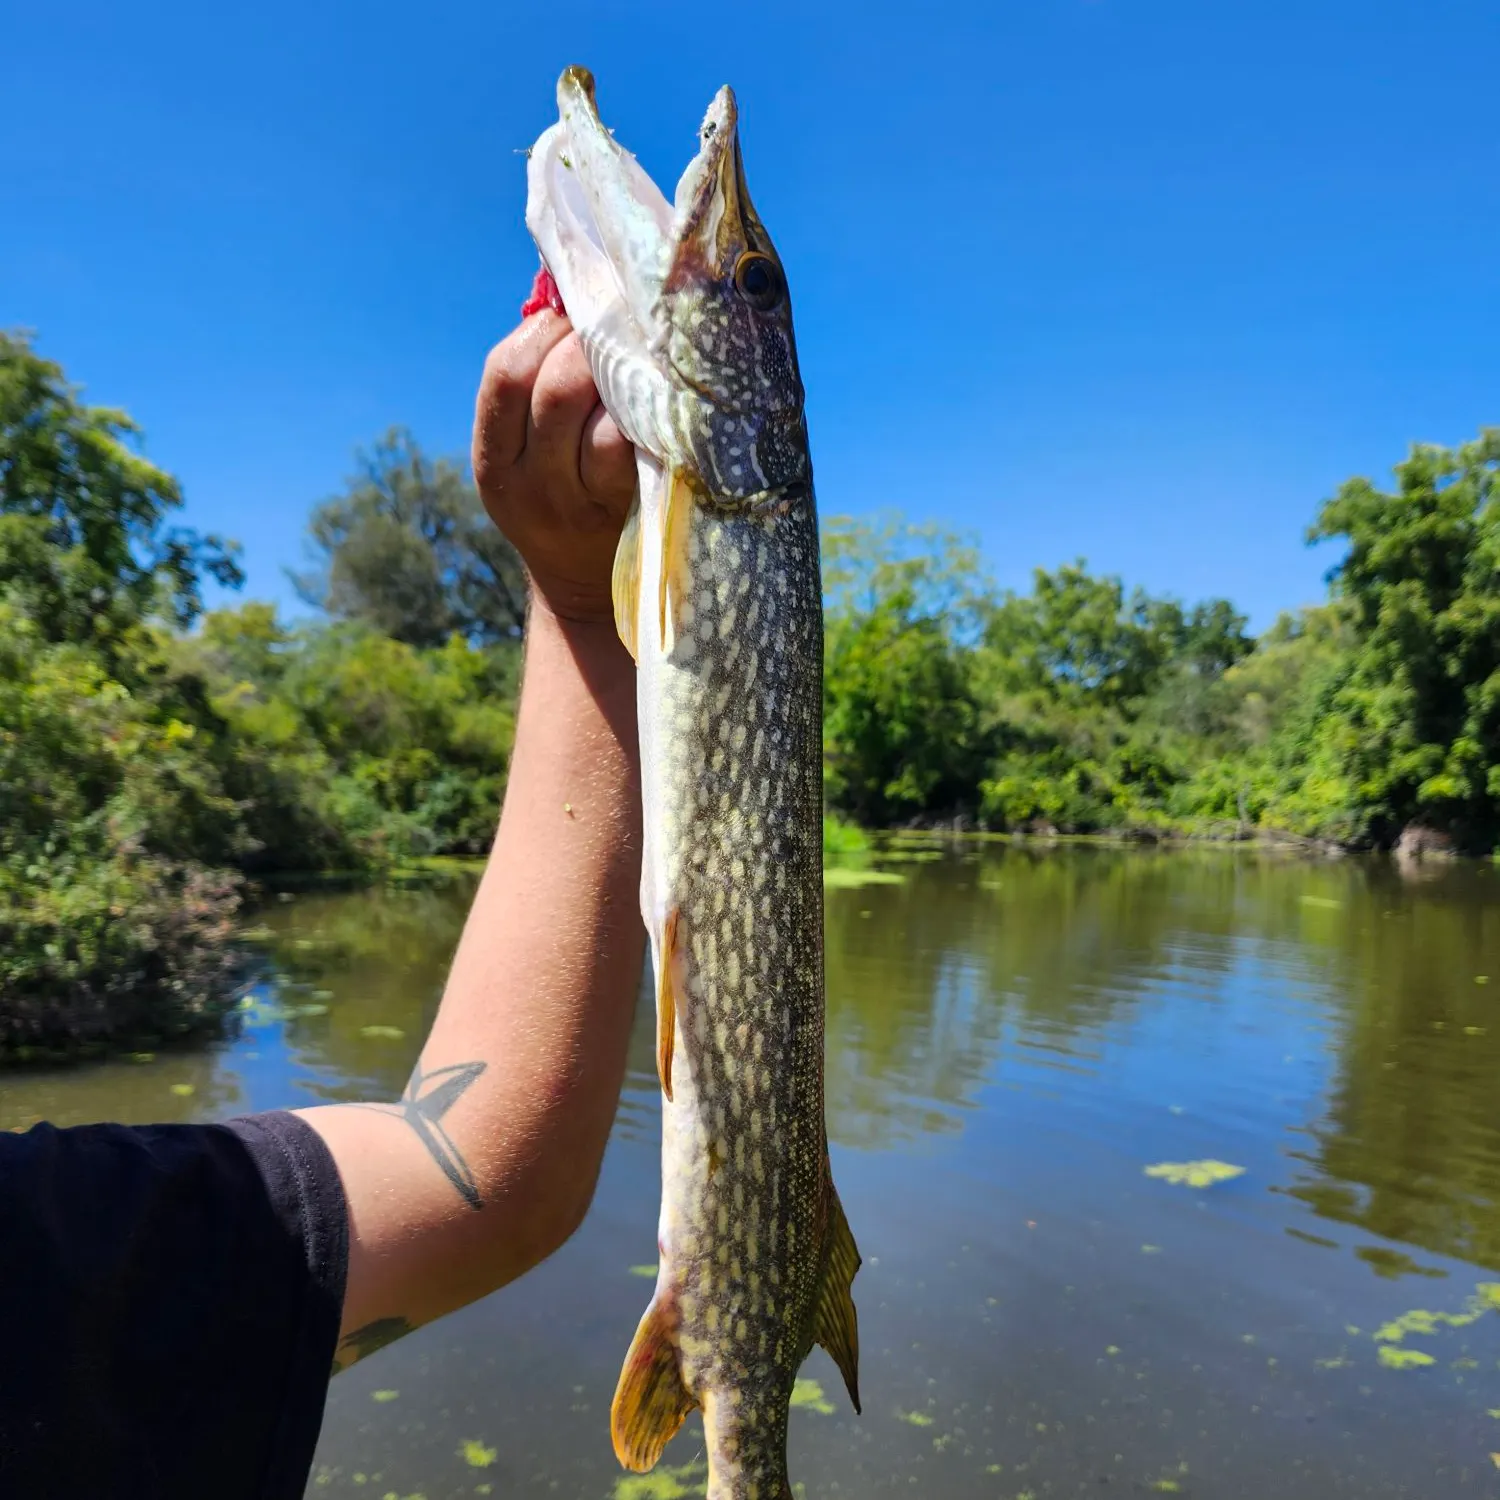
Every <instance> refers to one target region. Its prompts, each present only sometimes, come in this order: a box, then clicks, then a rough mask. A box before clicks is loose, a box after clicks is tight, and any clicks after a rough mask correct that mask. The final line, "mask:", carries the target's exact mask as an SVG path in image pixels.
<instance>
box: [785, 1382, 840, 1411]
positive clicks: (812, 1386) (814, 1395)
mask: <svg viewBox="0 0 1500 1500" xmlns="http://www.w3.org/2000/svg"><path fill="white" fill-rule="evenodd" d="M792 1405H793V1406H805V1407H806V1408H807V1409H808V1410H809V1411H816V1412H821V1413H822V1414H823V1415H824V1416H825V1417H829V1416H832V1415H833V1402H831V1401H830V1400H829V1399H828V1397H827V1396H825V1395H824V1394H823V1387H822V1386H821V1385H820V1384H819V1383H818V1382H817V1381H816V1380H806V1379H802V1378H800V1377H799V1379H798V1380H797V1383H796V1384H795V1385H794V1386H793V1387H792Z"/></svg>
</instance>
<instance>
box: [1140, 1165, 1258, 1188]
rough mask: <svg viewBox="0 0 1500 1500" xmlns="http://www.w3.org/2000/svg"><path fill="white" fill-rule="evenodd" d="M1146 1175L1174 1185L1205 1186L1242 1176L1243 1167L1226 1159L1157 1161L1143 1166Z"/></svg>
mask: <svg viewBox="0 0 1500 1500" xmlns="http://www.w3.org/2000/svg"><path fill="white" fill-rule="evenodd" d="M1144 1171H1145V1173H1146V1176H1147V1177H1159V1178H1161V1179H1162V1180H1163V1181H1166V1182H1170V1183H1172V1184H1173V1185H1174V1186H1176V1187H1193V1188H1205V1187H1212V1186H1213V1185H1214V1184H1215V1183H1216V1182H1228V1181H1230V1180H1231V1179H1232V1178H1235V1177H1240V1176H1243V1174H1244V1171H1245V1169H1244V1168H1243V1167H1236V1166H1234V1165H1233V1164H1232V1163H1230V1162H1227V1161H1213V1160H1205V1161H1159V1162H1157V1163H1156V1164H1155V1166H1150V1167H1146V1168H1144Z"/></svg>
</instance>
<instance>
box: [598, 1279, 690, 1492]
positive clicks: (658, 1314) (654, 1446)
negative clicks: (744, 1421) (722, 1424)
mask: <svg viewBox="0 0 1500 1500" xmlns="http://www.w3.org/2000/svg"><path fill="white" fill-rule="evenodd" d="M697 1404H698V1403H697V1402H696V1401H694V1400H693V1398H692V1397H691V1396H690V1395H689V1394H688V1390H687V1387H686V1386H685V1385H683V1383H682V1370H681V1366H680V1365H679V1363H678V1355H677V1339H676V1335H675V1330H674V1328H673V1322H672V1319H671V1317H670V1315H669V1313H668V1312H667V1310H666V1304H665V1303H663V1301H662V1300H661V1298H660V1297H654V1298H652V1301H651V1306H650V1307H648V1308H647V1309H646V1315H645V1316H644V1317H643V1318H642V1319H641V1322H640V1326H639V1327H638V1328H637V1329H636V1331H635V1338H634V1339H633V1340H632V1341H631V1345H630V1353H629V1354H627V1355H626V1356H625V1367H624V1368H623V1369H622V1370H621V1371H620V1383H619V1385H618V1386H617V1387H616V1388H615V1399H614V1404H613V1405H612V1406H611V1407H610V1410H609V1432H610V1437H611V1438H612V1439H613V1441H614V1445H615V1457H616V1458H618V1459H619V1460H620V1462H621V1463H622V1464H623V1465H624V1466H625V1467H626V1468H627V1469H633V1470H635V1472H636V1473H638V1474H639V1473H644V1472H645V1471H646V1470H647V1469H650V1468H652V1467H654V1466H655V1464H656V1461H657V1459H659V1458H660V1457H661V1455H662V1450H663V1449H664V1448H665V1447H666V1446H667V1444H668V1443H669V1442H670V1441H671V1440H672V1438H673V1437H674V1436H675V1435H676V1432H677V1429H678V1428H679V1427H681V1426H682V1424H683V1422H684V1421H686V1420H687V1415H688V1413H689V1412H690V1411H692V1409H693V1408H694V1407H695V1406H696V1405H697Z"/></svg>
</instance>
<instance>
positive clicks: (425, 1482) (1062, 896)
mask: <svg viewBox="0 0 1500 1500" xmlns="http://www.w3.org/2000/svg"><path fill="white" fill-rule="evenodd" d="M879 868H880V869H881V870H882V871H884V872H885V874H886V875H887V876H888V877H890V878H889V879H887V880H886V881H884V882H882V883H869V884H859V883H845V884H842V885H838V886H834V887H831V888H830V889H829V892H828V1101H829V1104H828V1123H829V1132H830V1136H831V1140H832V1152H833V1164H834V1176H835V1179H836V1181H837V1182H838V1185H839V1191H840V1193H841V1195H842V1198H843V1201H844V1205H845V1208H846V1210H847V1212H848V1215H849V1219H850V1222H851V1223H852V1225H853V1226H854V1230H855V1233H856V1235H857V1237H858V1239H859V1243H860V1247H861V1249H862V1251H863V1253H864V1257H865V1264H864V1268H863V1269H862V1271H861V1272H860V1275H859V1277H858V1279H857V1281H856V1283H855V1296H856V1301H857V1303H858V1306H859V1313H860V1325H861V1344H862V1361H861V1363H862V1369H861V1382H860V1383H861V1387H862V1394H863V1397H864V1402H865V1413H864V1415H863V1417H858V1418H857V1417H855V1416H854V1414H853V1412H852V1410H851V1409H850V1408H849V1406H848V1402H847V1398H846V1397H845V1396H844V1394H843V1390H842V1387H841V1384H840V1382H839V1378H838V1375H837V1372H836V1371H835V1370H834V1369H833V1366H832V1363H831V1362H830V1361H829V1360H828V1358H827V1357H826V1355H824V1354H823V1353H822V1351H821V1350H818V1351H814V1354H813V1356H812V1358H811V1359H810V1360H809V1362H808V1365H807V1368H806V1370H805V1371H804V1376H805V1379H804V1381H803V1382H802V1384H801V1385H800V1386H799V1390H798V1398H797V1408H796V1410H794V1412H793V1418H792V1438H791V1464H792V1475H793V1478H794V1480H795V1481H796V1482H797V1488H798V1492H799V1494H804V1493H805V1494H806V1495H807V1496H810V1497H813V1496H825V1495H826V1496H854V1497H859V1500H867V1497H871V1496H875V1495H899V1496H907V1497H922V1500H969V1497H981V1496H983V1497H1000V1500H1024V1497H1030V1500H1042V1497H1051V1496H1065V1497H1082V1496H1102V1497H1108V1496H1141V1495H1155V1494H1177V1495H1182V1496H1188V1497H1201V1500H1210V1497H1212V1500H1267V1497H1271V1496H1276V1497H1282V1500H1324V1497H1328V1496H1358V1497H1369V1500H1376V1497H1380V1500H1385V1497H1397V1496H1403V1497H1406V1496H1409V1497H1422V1500H1442V1497H1446V1496H1467V1495H1475V1496H1480V1495H1484V1496H1495V1495H1500V871H1497V870H1496V869H1494V868H1491V867H1488V866H1465V867H1462V868H1449V869H1437V870H1428V871H1426V872H1425V873H1423V874H1422V875H1421V876H1420V877H1418V878H1407V877H1403V876H1402V875H1401V874H1400V873H1399V872H1398V871H1397V870H1396V869H1395V868H1394V867H1393V866H1391V865H1389V864H1385V863H1363V862H1359V861H1353V860H1346V861H1331V862H1309V861H1303V860H1299V859H1293V858H1289V857H1280V856H1276V855H1273V854H1268V853H1266V852H1264V851H1254V850H1238V851H1229V850H1217V849H1214V850H1201V851H1199V850H1187V851H1170V852H1161V851H1130V850H1104V849H1063V850H1055V851H1040V850H1030V849H1026V848H1020V847H1009V846H1003V845H979V844H972V843H966V844H961V845H960V844H953V845H934V846H933V847H932V848H930V849H927V850H921V849H916V848H914V847H912V846H904V847H903V849H902V851H900V855H899V857H897V858H895V859H891V860H886V861H881V862H879ZM471 890H472V883H471V881H470V880H468V879H466V878H463V877H455V878H454V879H452V880H450V881H449V882H447V883H446V884H443V885H440V886H428V887H422V888H414V889H388V890H380V891H373V892H371V891H362V892H355V893H348V892H345V893H318V894H304V895H298V896H295V897H284V898H283V899H281V900H279V901H277V902H275V903H273V904H272V905H271V906H270V907H269V909H268V910H267V911H266V912H264V913H263V916H262V920H263V923H264V926H265V928H266V929H267V933H266V936H265V947H266V951H267V954H268V965H269V966H268V970H267V974H266V978H265V980H264V982H263V983H262V984H261V985H260V986H259V987H258V988H257V989H256V991H255V993H254V995H253V996H252V997H251V1000H250V1004H249V1006H248V1007H247V1008H246V1009H245V1011H244V1013H243V1020H242V1024H241V1026H240V1028H239V1031H238V1035H237V1036H235V1037H234V1038H233V1039H231V1040H229V1041H226V1042H225V1043H223V1044H221V1045H217V1046H214V1047H211V1048H208V1049H205V1050H198V1051H193V1052H184V1053H175V1054H161V1055H159V1056H156V1057H151V1058H141V1059H139V1060H121V1061H119V1062H114V1063H108V1064H103V1065H98V1066H91V1067H89V1068H86V1069H81V1070H73V1071H60V1072H55V1073H29V1074H20V1075H11V1076H8V1077H5V1078H4V1079H0V1127H15V1126H20V1125H26V1124H29V1123H30V1122H32V1121H33V1120H35V1119H38V1118H49V1119H52V1120H54V1121H57V1122H58V1123H73V1122H78V1121H85V1120H94V1119H103V1118H111V1119H120V1120H127V1121H151V1120H174V1119H176V1120H186V1119H199V1118H215V1117H221V1116H223V1115H225V1114H228V1113H231V1112H237V1111H242V1110H247V1109H262V1108H271V1107H276V1106H284V1105H298V1104H306V1103H309V1102H312V1101H315V1100H328V1099H367V1098H390V1097H393V1096H395V1095H396V1094H397V1093H399V1091H400V1089H401V1087H402V1084H403V1083H404V1081H405V1077H406V1074H407V1072H408V1070H409V1068H410V1065H411V1063H412V1061H413V1059H414V1057H415V1055H416V1052H417V1049H418V1047H419V1045H420V1041H421V1037H422V1035H423V1032H424V1030H425V1027H426V1025H427V1023H428V1022H429V1020H430V1018H431V1016H432V1013H433V1011H434V1009H435V1007H436V1004H437V1000H438V996H439V992H440V988H441V984H442V979H443V974H444V971H445V967H446V965H447V962H448V959H449V956H450V954H451V952H452V949H453V946H454V943H455V941H456V939H457V936H458V932H459V928H460V925H461V923H462V920H463V915H464V911H465V908H466V903H467V900H468V897H469V894H470V892H471ZM653 1047H654V1041H653V1023H652V1019H651V1014H650V1007H649V1003H648V1002H647V1001H646V999H645V998H644V990H643V1003H642V1005H641V1007H640V1011H639V1014H638V1017H637V1026H636V1031H635V1035H634V1039H633V1042H632V1051H631V1061H630V1072H629V1078H628V1082H627V1086H626V1092H625V1095H624V1098H623V1100H622V1102H621V1105H620V1111H619V1116H618V1119H617V1122H616V1126H615V1131H614V1135H613V1138H612V1141H611V1144H610V1148H609V1153H608V1156H607V1159H606V1161H605V1165H604V1170H603V1174H602V1177H601V1180H600V1183H599V1189H598V1193H597V1196H596V1198H595V1202H594V1207H593V1210H592V1212H591V1214H590V1215H589V1218H588V1221H587V1223H586V1224H585V1226H584V1228H583V1229H582V1230H581V1231H580V1232H579V1234H578V1235H577V1236H576V1237H575V1238H574V1239H573V1241H572V1242H571V1243H570V1244H569V1245H568V1246H567V1247H566V1248H565V1249H564V1250H563V1251H562V1252H561V1253H560V1254H559V1255H557V1256H556V1257H555V1258H554V1259H553V1260H552V1261H550V1262H549V1263H548V1264H547V1265H545V1266H543V1267H541V1268H540V1269H539V1270H537V1271H536V1272H534V1273H533V1274H532V1275H531V1276H529V1277H527V1278H526V1279H525V1280H524V1281H523V1282H521V1283H519V1284H518V1285H516V1286H514V1287H511V1288H509V1289H507V1290H506V1291H503V1292H501V1293H499V1294H497V1295H496V1296H494V1297H491V1298H489V1299H488V1300H487V1301H485V1302H483V1303H480V1304H478V1305H476V1306H474V1307H471V1308H468V1309H466V1310H464V1311H462V1312H460V1313H458V1314H455V1315H454V1316H452V1317H450V1318H448V1319H446V1320H444V1321H442V1322H440V1323H438V1324H436V1325H434V1326H432V1327H429V1328H426V1329H423V1330H420V1331H419V1332H417V1333H415V1334H413V1335H412V1336H411V1337H409V1338H407V1339H406V1340H404V1341H402V1342H401V1343H399V1344H396V1345H393V1346H392V1347H390V1348H388V1349H386V1350H384V1351H382V1352H381V1353H379V1354H378V1355H376V1356H374V1357H372V1358H370V1359H368V1360H366V1361H364V1362H363V1363H362V1364H360V1365H358V1366H356V1367H355V1368H354V1369H352V1370H351V1371H349V1372H348V1373H346V1374H344V1375H341V1376H340V1377H338V1379H336V1380H335V1381H334V1382H333V1385H332V1389H331V1392H330V1397H329V1404H328V1412H327V1418H326V1421H325V1425H324V1431H323V1438H322V1442H321V1445H320V1448H319V1452H318V1461H317V1466H316V1468H315V1471H314V1474H313V1480H312V1484H311V1486H310V1488H309V1491H308V1493H309V1495H311V1496H328V1497H355V1496H358V1497H377V1500H391V1497H396V1500H414V1497H418V1496H420V1497H423V1500H448V1497H455V1500H456V1497H460V1496H465V1497H467V1496H471V1495H494V1496H533V1495H535V1496H560V1497H564V1500H674V1497H679V1496H690V1495H696V1494H701V1492H702V1482H703V1481H702V1475H703V1470H702V1464H701V1443H700V1429H699V1427H698V1424H697V1421H696V1419H693V1420H691V1421H690V1422H689V1424H688V1426H687V1427H686V1428H684V1430H683V1432H682V1434H681V1435H680V1436H679V1437H678V1438H677V1440H676V1441H675V1442H674V1443H673V1444H672V1446H671V1447H670V1448H669V1450H668V1452H667V1455H666V1457H665V1459H664V1460H663V1463H662V1466H660V1467H659V1469H658V1471H657V1472H656V1473H654V1474H653V1475H651V1476H647V1477H646V1478H644V1479H636V1478H628V1477H625V1476H622V1475H621V1473H620V1471H619V1469H618V1468H617V1466H616V1465H615V1463H614V1460H613V1457H612V1454H611V1452H610V1445H609V1432H608V1408H609V1402H610V1397H611V1395H612V1393H613V1390H614V1384H615V1379H616V1376H617V1374H618V1371H619V1364H620V1359H621V1357H622V1355H623V1354H624V1351H625V1349H626V1347H627V1345H628V1343H629V1341H630V1337H631V1334H632V1332H633V1331H634V1328H635V1324H636V1320H637V1318H638V1317H639V1315H640V1312H641V1311H642V1309H643V1308H644V1306H645V1303H646V1301H647V1298H648V1297H649V1295H650V1291H651V1285H652V1283H651V1281H650V1280H649V1279H648V1275H649V1273H650V1269H651V1268H650V1265H649V1263H650V1262H651V1261H653V1260H654V1257H655V1224H656V1210H657V1202H658V1158H657V1151H658V1141H659V1135H658V1113H659V1104H658V1095H657V1089H656V1083H655V1066H654V1059H653ZM1202 1163H1210V1164H1215V1165H1209V1166H1206V1167H1205V1166H1202V1165H1196V1166H1195V1165H1193V1164H1202ZM1153 1168H1154V1169H1156V1170H1155V1173H1154V1174H1153V1172H1152V1171H1150V1170H1148V1169H1153ZM1230 1169H1238V1170H1236V1171H1235V1172H1234V1174H1233V1175H1229V1171H1230ZM1214 1177H1217V1178H1218V1180H1215V1181H1209V1180H1208V1179H1210V1178H1214ZM1183 1179H1186V1180H1183ZM204 1493H205V1495H209V1494H211V1493H212V1476H205V1484H204Z"/></svg>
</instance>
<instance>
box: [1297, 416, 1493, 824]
mask: <svg viewBox="0 0 1500 1500" xmlns="http://www.w3.org/2000/svg"><path fill="white" fill-rule="evenodd" d="M1497 476H1500V428H1488V429H1486V430H1484V431H1483V432H1481V434H1480V436H1479V437H1478V439H1476V440H1475V441H1474V442H1471V443H1466V444H1464V445H1463V446H1462V447H1459V448H1456V449H1455V448H1441V447H1436V446H1433V445H1427V444H1420V445H1417V446H1415V447H1413V448H1412V450H1411V452H1410V455H1409V457H1408V458H1407V459H1406V461H1405V462H1404V463H1402V464H1400V465H1398V466H1397V468H1396V480H1397V485H1396V488H1395V490H1393V491H1384V490H1380V489H1377V488H1376V486H1375V485H1374V484H1373V483H1371V481H1370V480H1368V479H1351V480H1350V481H1348V483H1346V484H1345V485H1343V486H1342V488H1341V489H1340V490H1339V492H1338V493H1337V494H1336V495H1335V496H1334V497H1333V498H1332V499H1331V500H1329V501H1328V502H1327V503H1326V504H1325V505H1324V506H1323V509H1322V511H1321V513H1320V514H1319V516H1318V519H1317V522H1316V523H1315V524H1314V526H1313V527H1312V529H1311V531H1310V532H1309V540H1311V541H1321V540H1325V539H1340V540H1343V541H1345V542H1346V543H1347V551H1346V553H1345V555H1344V557H1343V559H1342V560H1341V561H1340V562H1339V563H1338V564H1336V565H1335V567H1334V568H1333V570H1332V571H1331V573H1330V575H1329V577H1330V581H1331V583H1332V585H1333V591H1334V595H1335V597H1336V598H1338V599H1340V600H1342V601H1346V602H1347V606H1348V609H1349V611H1350V614H1351V619H1352V626H1353V632H1354V636H1355V644H1354V648H1353V650H1352V651H1351V652H1350V654H1349V656H1348V659H1347V670H1346V671H1345V673H1344V674H1343V677H1342V680H1341V681H1339V682H1338V683H1337V684H1336V685H1334V686H1333V687H1332V688H1331V690H1330V691H1329V693H1328V694H1327V696H1326V701H1325V703H1324V705H1323V710H1324V712H1323V716H1322V719H1323V722H1322V725H1321V729H1320V732H1319V734H1318V735H1317V736H1316V739H1317V741H1318V747H1319V749H1320V750H1321V751H1322V752H1323V753H1324V754H1325V756H1328V757H1330V758H1331V759H1333V760H1334V761H1336V762H1337V764H1338V765H1339V767H1340V770H1341V771H1342V773H1343V775H1344V776H1345V777H1346V778H1347V780H1348V782H1349V784H1350V787H1351V791H1352V796H1353V799H1354V803H1355V808H1356V811H1357V812H1358V814H1359V815H1360V817H1361V819H1362V820H1363V822H1364V824H1365V826H1366V827H1368V829H1369V830H1370V832H1371V833H1372V835H1373V836H1374V837H1375V838H1376V839H1378V840H1387V839H1390V838H1392V837H1394V836H1395V834H1396V833H1398V832H1399V831H1400V829H1401V828H1402V827H1403V826H1404V825H1406V824H1407V823H1409V822H1413V821H1416V822H1421V823H1424V824H1427V825H1431V826H1434V827H1436V828H1437V829H1439V830H1441V831H1443V832H1445V833H1447V834H1449V835H1451V836H1452V837H1453V838H1454V839H1455V840H1457V841H1458V842H1459V843H1460V844H1461V845H1465V846H1468V847H1470V848H1474V849H1487V848H1489V847H1492V846H1493V844H1494V843H1495V840H1496V837H1497V834H1500V489H1497Z"/></svg>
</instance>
